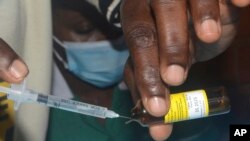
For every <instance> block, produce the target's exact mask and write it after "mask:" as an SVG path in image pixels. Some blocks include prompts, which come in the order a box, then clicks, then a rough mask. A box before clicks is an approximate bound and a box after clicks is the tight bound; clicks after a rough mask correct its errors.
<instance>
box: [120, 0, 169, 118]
mask: <svg viewBox="0 0 250 141" xmlns="http://www.w3.org/2000/svg"><path fill="white" fill-rule="evenodd" d="M121 18H122V19H121V24H122V28H123V32H124V36H125V39H126V41H127V44H128V47H129V51H130V55H131V58H132V62H133V64H132V65H133V67H134V76H135V83H136V86H137V88H138V91H139V93H140V95H141V99H142V102H143V105H144V107H145V108H146V110H147V111H148V112H149V113H150V114H152V115H153V116H162V115H164V114H166V113H167V111H168V109H169V96H168V95H167V94H168V93H169V92H168V91H167V89H166V87H165V86H164V85H163V83H162V80H161V77H160V72H159V57H158V46H157V35H156V29H155V24H154V22H153V19H152V15H151V9H150V7H149V4H148V1H147V0H133V1H130V0H124V1H123V3H122V6H121ZM166 95H167V96H166Z"/></svg>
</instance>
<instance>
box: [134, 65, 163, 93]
mask: <svg viewBox="0 0 250 141" xmlns="http://www.w3.org/2000/svg"><path fill="white" fill-rule="evenodd" d="M140 74H141V75H142V76H141V78H140V79H138V80H139V82H138V83H139V84H143V85H146V86H148V87H149V88H153V87H157V86H158V85H159V83H160V82H161V78H160V73H159V67H156V66H147V67H145V68H144V69H143V70H142V71H140Z"/></svg>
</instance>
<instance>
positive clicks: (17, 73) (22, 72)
mask: <svg viewBox="0 0 250 141" xmlns="http://www.w3.org/2000/svg"><path fill="white" fill-rule="evenodd" d="M9 70H10V73H11V74H12V76H14V77H15V78H16V79H19V78H23V77H25V76H26V75H27V73H28V68H27V66H26V65H25V64H24V63H23V62H22V61H20V60H14V61H13V62H12V64H11V66H10V68H9Z"/></svg>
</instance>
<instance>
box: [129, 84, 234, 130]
mask: <svg viewBox="0 0 250 141" xmlns="http://www.w3.org/2000/svg"><path fill="white" fill-rule="evenodd" d="M170 102H171V104H170V109H169V112H168V113H167V115H165V116H163V117H154V116H151V115H150V114H149V113H148V112H147V111H146V110H145V109H144V107H143V105H142V102H141V101H139V102H138V103H137V104H136V106H135V107H134V108H133V109H132V115H131V118H132V121H137V122H139V123H140V124H141V125H144V126H147V125H151V124H157V123H173V122H179V121H184V120H191V119H197V118H203V117H208V116H214V115H220V114H225V113H228V112H229V111H230V101H229V98H228V96H227V93H226V91H225V88H224V87H216V88H209V89H203V90H194V91H187V92H181V93H176V94H170Z"/></svg>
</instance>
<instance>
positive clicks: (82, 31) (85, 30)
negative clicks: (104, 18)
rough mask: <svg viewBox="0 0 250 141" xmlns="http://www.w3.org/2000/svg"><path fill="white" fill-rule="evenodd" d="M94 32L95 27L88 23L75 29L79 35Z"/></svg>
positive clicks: (81, 24)
mask: <svg viewBox="0 0 250 141" xmlns="http://www.w3.org/2000/svg"><path fill="white" fill-rule="evenodd" d="M94 30H95V27H94V26H92V25H91V24H90V23H87V22H82V23H80V24H77V25H76V27H74V31H75V32H76V33H77V34H81V35H84V34H88V33H91V32H92V31H94Z"/></svg>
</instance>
